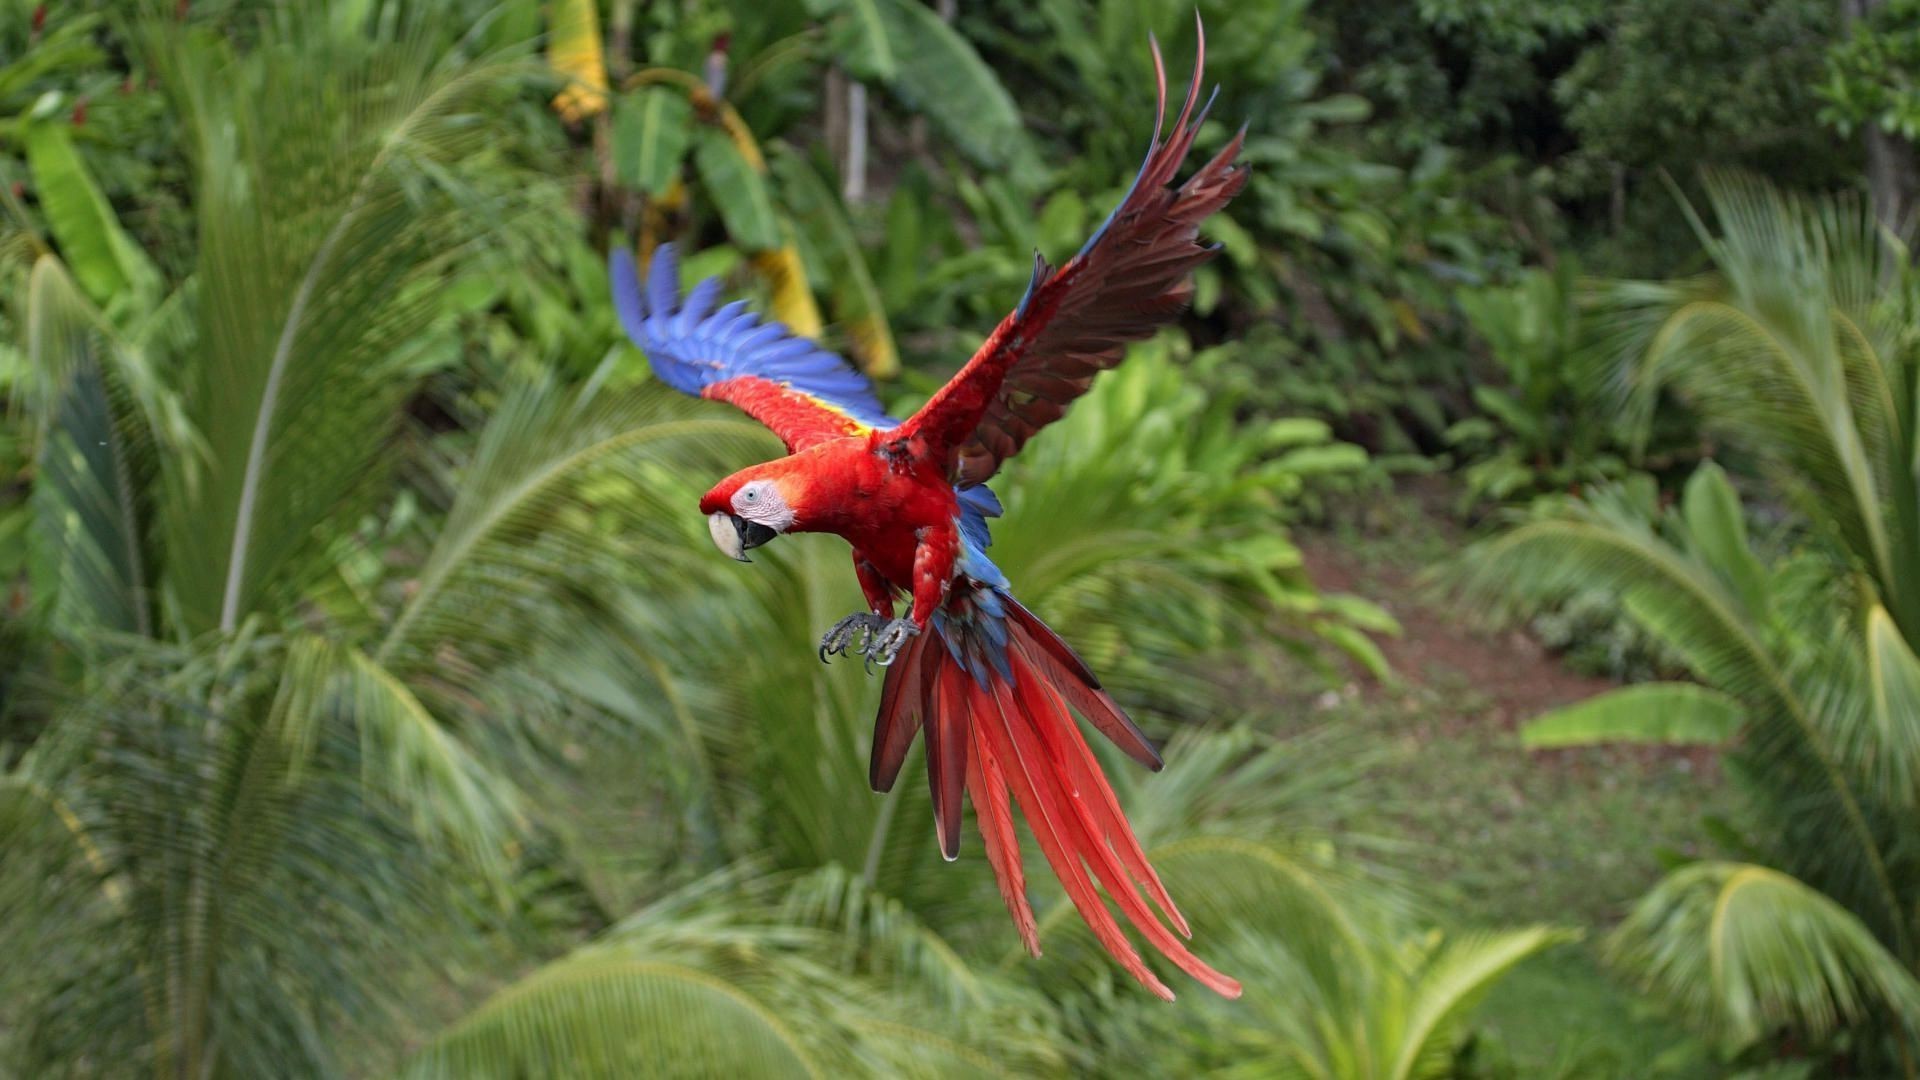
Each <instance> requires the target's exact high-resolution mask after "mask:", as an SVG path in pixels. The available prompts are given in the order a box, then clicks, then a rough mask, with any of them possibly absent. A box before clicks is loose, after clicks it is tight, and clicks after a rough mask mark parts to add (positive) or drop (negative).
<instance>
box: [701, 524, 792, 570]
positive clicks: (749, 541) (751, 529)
mask: <svg viewBox="0 0 1920 1080" xmlns="http://www.w3.org/2000/svg"><path fill="white" fill-rule="evenodd" d="M707 532H709V533H711V534H712V535H713V546H714V547H717V548H719V549H720V553H721V554H722V555H725V556H726V557H727V558H729V559H738V560H740V561H741V562H752V561H753V560H752V559H749V558H747V552H749V551H751V550H753V549H754V548H757V547H759V546H760V545H761V544H764V543H766V542H767V541H769V540H771V539H773V538H774V537H776V536H779V535H780V534H779V533H778V532H775V531H774V530H772V529H770V528H768V527H767V526H765V525H762V524H760V523H759V522H757V521H748V520H747V519H746V518H743V517H740V516H739V515H737V514H724V513H719V514H708V515H707Z"/></svg>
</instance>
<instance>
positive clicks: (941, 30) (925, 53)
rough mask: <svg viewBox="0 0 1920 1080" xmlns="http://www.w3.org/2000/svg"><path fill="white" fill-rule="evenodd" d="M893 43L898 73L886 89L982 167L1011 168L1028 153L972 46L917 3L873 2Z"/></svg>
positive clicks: (1007, 100) (1005, 96)
mask: <svg viewBox="0 0 1920 1080" xmlns="http://www.w3.org/2000/svg"><path fill="white" fill-rule="evenodd" d="M876 3H877V4H878V6H879V8H880V12H881V15H882V16H883V17H884V18H885V20H886V24H887V28H888V32H889V36H890V37H891V38H892V40H893V41H894V42H895V44H896V55H897V57H898V62H899V69H898V70H897V71H896V72H895V73H894V77H893V78H892V79H891V80H889V81H888V83H887V86H888V88H889V89H890V90H892V91H893V93H894V95H895V96H897V97H898V98H899V99H900V100H901V101H902V102H903V103H905V104H906V106H907V107H908V108H910V109H914V110H916V111H918V112H922V113H925V114H926V115H927V116H928V118H929V119H931V120H932V121H933V122H934V123H935V124H936V125H937V126H939V128H940V129H941V130H942V131H944V132H945V133H946V134H947V136H948V137H949V138H951V139H952V140H953V141H954V143H955V144H956V145H958V146H959V147H960V149H961V151H962V152H964V153H965V154H966V155H967V156H968V157H970V158H972V159H973V160H974V161H976V162H979V163H980V164H983V165H1007V164H1010V163H1015V162H1016V161H1017V160H1018V159H1019V158H1021V157H1022V156H1024V155H1025V154H1026V153H1028V152H1029V150H1028V147H1027V146H1026V128H1025V125H1024V124H1023V123H1022V121H1021V119H1020V110H1019V109H1018V108H1016V107H1015V105H1014V102H1013V96H1012V95H1011V94H1009V93H1007V88H1006V87H1005V86H1003V85H1001V83H1000V78H999V76H997V75H995V74H994V72H993V69H992V68H990V67H988V66H987V64H986V61H984V60H982V59H980V54H979V53H977V52H975V51H974V48H973V45H972V44H971V43H969V42H968V41H967V39H966V38H963V37H961V36H960V34H959V32H958V31H956V30H955V29H954V28H953V27H951V26H948V25H947V24H946V23H944V22H941V21H940V17H939V16H938V15H936V14H934V12H933V9H932V8H930V7H928V6H926V5H925V4H922V3H920V2H919V0H876Z"/></svg>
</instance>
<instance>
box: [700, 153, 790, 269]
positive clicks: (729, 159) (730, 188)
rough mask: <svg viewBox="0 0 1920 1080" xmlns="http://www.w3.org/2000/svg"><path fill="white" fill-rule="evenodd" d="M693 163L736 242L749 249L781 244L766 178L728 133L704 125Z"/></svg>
mask: <svg viewBox="0 0 1920 1080" xmlns="http://www.w3.org/2000/svg"><path fill="white" fill-rule="evenodd" d="M693 162H694V166H695V167H696V168H697V169H698V170H699V172H700V182H701V184H702V185H704V186H705V187H706V191H707V197H708V198H710V199H712V200H713V203H714V205H715V206H716V207H717V208H718V209H719V211H720V219H721V220H722V221H724V222H725V223H726V226H727V234H728V235H729V236H731V237H732V238H733V241H734V243H736V244H738V245H740V246H741V247H742V248H745V249H746V250H748V251H767V250H770V249H773V248H777V247H779V246H780V221H779V219H778V218H777V217H775V216H774V212H773V198H772V196H771V195H770V194H768V192H767V179H766V177H765V176H764V175H763V174H762V173H760V172H759V171H758V170H757V169H755V168H754V167H753V166H752V165H750V164H749V163H748V162H747V159H746V157H745V156H743V155H742V154H741V152H740V148H739V147H737V146H735V145H734V143H733V140H732V139H731V138H729V137H728V136H727V133H726V132H724V131H718V130H715V129H712V128H702V129H701V131H700V133H699V134H698V135H697V136H695V140H694V149H693Z"/></svg>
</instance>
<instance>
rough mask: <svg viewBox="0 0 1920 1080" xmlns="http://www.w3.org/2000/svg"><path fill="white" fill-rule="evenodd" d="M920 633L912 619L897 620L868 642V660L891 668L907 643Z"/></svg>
mask: <svg viewBox="0 0 1920 1080" xmlns="http://www.w3.org/2000/svg"><path fill="white" fill-rule="evenodd" d="M919 633H920V628H919V627H917V626H915V625H913V620H912V619H895V620H893V621H892V622H890V623H888V624H887V625H886V627H885V628H884V629H882V630H880V631H879V632H878V633H876V634H874V635H873V638H872V640H870V641H868V642H867V659H868V660H869V661H871V662H872V663H875V664H878V665H879V666H881V667H889V666H891V665H892V664H893V661H894V660H895V659H896V658H897V657H898V656H899V655H900V650H901V648H903V647H904V646H905V645H906V643H907V641H908V640H909V639H911V638H914V637H916V636H918V635H919Z"/></svg>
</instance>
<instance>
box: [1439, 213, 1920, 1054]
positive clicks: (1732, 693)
mask: <svg viewBox="0 0 1920 1080" xmlns="http://www.w3.org/2000/svg"><path fill="white" fill-rule="evenodd" d="M1708 192H1709V197H1710V199H1711V200H1712V203H1713V208H1714V211H1715V215H1714V217H1715V220H1716V222H1717V224H1718V231H1717V232H1708V231H1707V227H1706V225H1705V224H1704V223H1702V224H1700V225H1699V227H1700V229H1701V239H1702V242H1703V243H1704V244H1705V246H1706V248H1707V251H1708V254H1709V255H1710V257H1711V258H1712V260H1713V264H1714V272H1713V273H1711V274H1708V275H1703V276H1700V277H1697V278H1692V279H1687V280H1683V281H1678V282H1658V283H1652V282H1621V283H1616V284H1614V285H1613V286H1611V287H1610V288H1609V289H1608V290H1607V292H1606V294H1605V295H1606V299H1607V301H1608V303H1609V304H1610V306H1611V310H1612V312H1613V316H1612V319H1613V322H1612V333H1613V335H1614V338H1613V340H1614V341H1615V342H1616V343H1617V344H1618V345H1619V347H1620V352H1619V356H1620V357H1621V361H1620V362H1621V366H1622V369H1623V370H1624V371H1625V373H1626V374H1627V375H1628V377H1629V378H1630V379H1631V381H1632V384H1633V386H1634V389H1635V392H1636V393H1637V394H1639V395H1640V397H1641V400H1642V401H1645V400H1647V399H1648V398H1650V396H1651V395H1653V394H1655V393H1657V392H1658V391H1659V390H1660V389H1661V388H1662V387H1665V386H1671V387H1673V388H1674V389H1675V390H1676V391H1678V392H1679V393H1680V394H1682V395H1683V396H1684V397H1685V398H1686V399H1687V400H1689V401H1690V402H1691V403H1692V404H1693V406H1694V407H1695V408H1696V409H1697V410H1698V411H1699V413H1700V415H1701V416H1702V417H1703V419H1704V420H1705V421H1706V422H1707V423H1708V424H1709V425H1710V426H1711V427H1712V428H1713V429H1714V430H1715V431H1717V432H1718V433H1720V434H1721V435H1722V437H1724V438H1725V439H1726V440H1727V441H1728V442H1729V443H1731V444H1733V445H1736V446H1738V447H1739V448H1741V449H1742V450H1743V451H1745V452H1746V453H1748V454H1750V455H1753V456H1754V457H1755V459H1757V460H1759V461H1760V462H1762V463H1763V464H1764V465H1765V466H1766V467H1767V475H1768V477H1769V478H1770V479H1771V480H1772V481H1773V482H1774V484H1775V485H1776V487H1777V489H1778V490H1779V491H1780V493H1781V494H1782V495H1783V496H1784V497H1785V498H1786V499H1787V500H1788V502H1789V505H1790V506H1792V507H1793V508H1794V509H1795V510H1797V511H1798V513H1797V514H1796V515H1795V518H1794V520H1793V525H1792V527H1793V529H1794V533H1795V536H1796V538H1797V539H1798V541H1799V548H1798V550H1797V551H1796V553H1795V554H1794V555H1793V556H1792V557H1791V558H1787V559H1772V558H1769V557H1767V556H1766V555H1765V554H1763V553H1762V552H1761V551H1760V550H1756V545H1755V544H1754V541H1753V539H1752V538H1751V537H1749V536H1748V533H1747V528H1746V514H1745V513H1743V511H1742V509H1741V506H1740V501H1739V499H1738V497H1737V496H1736V494H1735V493H1734V491H1733V489H1732V487H1731V486H1730V485H1729V484H1728V483H1727V481H1726V479H1725V477H1724V475H1723V474H1721V473H1720V472H1719V470H1718V469H1716V468H1713V467H1711V466H1708V467H1703V469H1702V470H1701V471H1700V472H1698V473H1696V475H1695V477H1694V478H1693V480H1691V481H1690V482H1689V483H1688V486H1687V490H1686V492H1685V495H1684V497H1683V499H1682V500H1681V502H1680V504H1679V505H1678V506H1677V507H1675V508H1673V509H1672V510H1670V511H1668V512H1667V513H1665V514H1663V515H1662V516H1661V517H1660V518H1659V519H1658V520H1657V521H1654V522H1649V521H1648V520H1647V518H1646V517H1645V515H1644V514H1642V513H1639V512H1636V511H1635V510H1634V509H1633V507H1632V506H1631V500H1630V499H1629V498H1626V497H1624V496H1623V494H1622V493H1620V492H1617V491H1610V490H1601V491H1596V492H1595V493H1594V494H1593V496H1592V497H1591V498H1590V500H1589V501H1588V502H1587V503H1585V504H1577V503H1576V504H1569V505H1567V506H1565V507H1564V508H1563V509H1562V510H1561V511H1560V512H1558V513H1557V514H1554V515H1550V516H1548V517H1546V518H1543V519H1540V520H1536V521H1533V522H1530V523H1527V524H1524V525H1521V526H1520V527H1518V528H1517V529H1515V530H1513V531H1511V532H1508V533H1506V534H1505V535H1503V536H1500V537H1497V538H1495V539H1493V540H1490V541H1488V542H1486V543H1485V544H1484V545H1482V546H1481V547H1480V548H1479V549H1478V550H1477V551H1476V552H1475V553H1474V554H1473V555H1472V556H1471V557H1470V559H1469V560H1468V562H1467V564H1466V565H1465V566H1464V567H1463V568H1462V570H1461V574H1462V578H1461V580H1462V581H1463V582H1464V583H1465V585H1466V586H1467V587H1468V588H1469V589H1470V590H1471V591H1473V592H1475V593H1476V594H1478V595H1481V596H1483V597H1487V598H1490V599H1491V598H1504V600H1506V601H1508V602H1512V601H1515V600H1518V601H1519V602H1520V603H1522V604H1523V605H1525V604H1528V603H1538V602H1539V601H1540V600H1541V599H1542V598H1544V597H1550V596H1552V595H1555V594H1563V593H1564V592H1565V591H1567V590H1568V589H1570V588H1574V587H1594V586H1598V587H1603V588H1608V589H1611V590H1613V591H1615V592H1617V593H1619V594H1620V595H1621V596H1622V597H1623V600H1624V605H1625V608H1626V610H1627V612H1628V613H1629V614H1630V615H1631V616H1632V617H1633V618H1634V619H1635V620H1636V621H1637V622H1639V623H1640V624H1641V625H1642V626H1643V627H1644V628H1646V629H1647V630H1648V631H1650V632H1651V633H1653V634H1655V635H1656V636H1657V637H1659V638H1661V639H1662V640H1664V641H1665V642H1666V643H1667V644H1668V645H1670V646H1671V647H1672V648H1673V649H1674V650H1675V651H1676V652H1677V653H1678V654H1679V655H1680V656H1681V657H1682V658H1683V659H1684V661H1685V663H1686V666H1687V667H1688V668H1689V669H1690V670H1691V671H1692V673H1693V674H1694V675H1695V676H1696V677H1698V678H1699V679H1700V680H1701V681H1702V682H1703V683H1705V684H1706V685H1708V686H1710V687H1712V688H1714V689H1715V690H1717V691H1719V692H1720V693H1722V694H1724V695H1726V696H1727V697H1729V698H1732V699H1734V700H1736V701H1737V702H1738V703H1739V705H1740V708H1741V712H1742V714H1743V716H1744V722H1743V723H1742V725H1741V732H1742V733H1741V742H1740V747H1739V751H1738V754H1737V757H1736V759H1735V760H1736V761H1737V768H1738V775H1739V776H1740V778H1741V780H1742V782H1743V786H1744V787H1746V788H1747V789H1748V792H1749V795H1750V800H1749V809H1748V819H1747V821H1746V823H1745V824H1746V828H1745V830H1743V831H1744V832H1745V836H1744V838H1743V840H1742V842H1743V843H1744V844H1746V845H1748V846H1749V850H1750V852H1751V857H1752V858H1754V859H1756V860H1757V861H1760V862H1761V863H1762V864H1763V866H1764V868H1760V867H1756V868H1751V869H1748V870H1742V869H1738V868H1733V869H1726V868H1722V869H1715V868H1713V867H1710V866H1709V867H1701V868H1694V869H1683V870H1681V871H1676V872H1675V874H1674V875H1673V876H1672V877H1670V878H1669V880H1668V882H1667V883H1666V884H1665V885H1663V886H1661V887H1660V888H1659V889H1656V890H1655V892H1653V893H1652V894H1649V896H1648V897H1647V898H1646V899H1645V900H1643V901H1642V902H1641V904H1640V905H1639V907H1638V908H1637V909H1636V914H1635V915H1634V917H1633V918H1632V919H1631V920H1629V923H1628V924H1627V925H1626V926H1625V927H1623V930H1622V935H1623V937H1622V939H1621V940H1622V941H1623V942H1625V944H1623V945H1622V946H1621V952H1620V955H1621V956H1622V957H1623V962H1624V963H1626V964H1628V966H1630V967H1634V968H1638V969H1641V970H1643V971H1644V972H1645V973H1646V974H1647V977H1648V978H1649V979H1650V980H1651V982H1652V983H1653V985H1654V986H1655V987H1656V988H1657V989H1659V990H1661V991H1662V992H1663V993H1666V994H1668V995H1670V996H1671V997H1673V998H1675V999H1676V1000H1678V1001H1679V1002H1680V1003H1681V1004H1682V1005H1683V1006H1684V1007H1686V1008H1687V1009H1688V1010H1689V1011H1690V1012H1691V1013H1692V1014H1693V1015H1694V1016H1696V1017H1699V1018H1701V1019H1703V1020H1707V1021H1710V1022H1711V1025H1712V1026H1713V1028H1714V1029H1715V1031H1716V1032H1717V1033H1719V1034H1721V1035H1724V1036H1725V1037H1726V1038H1727V1039H1728V1040H1729V1041H1730V1042H1731V1043H1733V1044H1734V1045H1744V1044H1749V1043H1751V1042H1753V1041H1754V1040H1755V1039H1758V1038H1760V1037H1762V1036H1763V1035H1765V1034H1767V1033H1768V1032H1770V1031H1771V1030H1773V1029H1774V1028H1775V1027H1776V1026H1785V1027H1787V1028H1789V1029H1790V1030H1792V1031H1795V1032H1797V1033H1799V1034H1801V1035H1802V1036H1804V1037H1807V1038H1810V1039H1814V1040H1819V1039H1822V1038H1825V1037H1827V1036H1829V1035H1830V1034H1831V1033H1832V1032H1833V1031H1834V1030H1835V1025H1836V1018H1838V1017H1846V1018H1850V1019H1852V1020H1853V1024H1852V1031H1853V1035H1852V1036H1850V1038H1849V1041H1848V1044H1847V1047H1848V1052H1849V1053H1851V1054H1853V1055H1856V1056H1857V1057H1859V1058H1860V1059H1862V1060H1865V1061H1868V1062H1877V1061H1882V1060H1888V1059H1892V1058H1897V1057H1898V1055H1899V1054H1900V1053H1901V1050H1900V1047H1902V1046H1904V1045H1905V1044H1904V1042H1902V1040H1904V1039H1905V1038H1907V1037H1908V1032H1907V1031H1906V1030H1905V1019H1904V1018H1905V1017H1910V1016H1911V1014H1912V1009H1911V1006H1910V1005H1908V1004H1907V1001H1908V998H1909V995H1910V994H1911V983H1912V973H1913V971H1914V968H1915V964H1916V956H1917V955H1920V954H1916V952H1915V945H1914V942H1915V938H1916V933H1920V926H1916V925H1915V924H1914V921H1913V913H1912V909H1911V905H1910V904H1908V903H1907V902H1906V901H1905V900H1904V899H1903V898H1904V897H1909V896H1911V895H1912V894H1913V892H1914V891H1915V889H1916V888H1920V876H1916V875H1920V863H1916V862H1915V861H1914V858H1913V854H1912V852H1913V851H1914V850H1915V848H1914V844H1913V835H1912V834H1913V822H1914V820H1915V819H1914V817H1913V816H1912V809H1913V807H1914V805H1915V803H1914V796H1915V789H1914V787H1913V785H1912V782H1911V777H1912V770H1913V768H1914V763H1915V761H1916V757H1915V751H1916V748H1917V746H1920V744H1916V742H1915V740H1914V733H1913V731H1912V728H1913V723H1912V720H1913V717H1914V716H1915V715H1920V714H1914V713H1912V712H1908V711H1900V710H1899V709H1898V707H1897V706H1895V705H1894V704H1893V703H1894V702H1898V701H1905V700H1906V698H1907V696H1908V694H1909V693H1910V688H1911V686H1912V684H1913V679H1914V676H1915V669H1914V665H1913V664H1912V662H1911V660H1910V659H1909V658H1910V656H1911V652H1912V649H1911V644H1910V643H1911V641H1912V633H1913V632H1912V630H1911V626H1912V625H1914V623H1913V621H1912V620H1908V621H1906V622H1903V621H1902V618H1901V615H1900V613H1901V612H1902V611H1903V610H1907V609H1909V608H1910V607H1911V605H1912V603H1913V599H1914V598H1913V595H1912V591H1913V590H1912V586H1913V582H1912V581H1911V580H1910V578H1911V575H1909V574H1906V573H1904V572H1902V571H1901V570H1900V569H1899V568H1901V567H1906V566H1911V565H1912V564H1913V561H1914V560H1915V559H1916V558H1920V548H1916V546H1915V545H1916V544H1917V543H1920V530H1917V529H1916V527H1915V523H1916V522H1920V510H1917V509H1916V502H1915V500H1916V498H1920V495H1917V494H1916V488H1915V485H1914V484H1913V477H1912V471H1911V463H1912V461H1913V460H1914V447H1915V441H1914V440H1915V429H1914V422H1913V415H1912V411H1913V405H1912V403H1913V401H1914V393H1915V388H1916V375H1915V372H1914V368H1913V364H1912V357H1911V351H1910V349H1909V348H1908V347H1907V344H1908V343H1909V342H1910V341H1911V339H1912V332H1913V331H1912V327H1913V321H1912V320H1913V315H1912V309H1911V308H1910V306H1909V303H1908V301H1909V296H1908V293H1907V290H1906V287H1905V283H1904V281H1903V279H1902V277H1901V275H1902V273H1903V272H1904V271H1903V270H1902V269H1901V268H1899V267H1897V266H1895V265H1894V264H1892V263H1891V262H1889V259H1890V258H1891V257H1892V256H1891V254H1890V253H1889V252H1888V251H1887V250H1886V249H1885V248H1884V246H1883V243H1882V240H1881V237H1880V234H1879V232H1878V231H1877V229H1876V228H1875V226H1874V224H1873V222H1872V220H1871V216H1870V215H1869V214H1868V212H1867V211H1866V210H1865V209H1864V208H1863V207H1862V206H1861V205H1860V203H1859V202H1858V201H1857V200H1855V199H1852V198H1846V197H1840V198H1830V199H1821V200H1806V199H1800V198H1795V197H1792V196H1788V195H1784V194H1781V193H1780V192H1779V191H1777V189H1774V188H1771V187H1768V186H1766V185H1763V184H1761V183H1758V182H1755V181H1749V180H1743V179H1738V178H1728V177H1710V178H1709V181H1708ZM1645 692H1652V691H1645ZM1663 693H1670V691H1666V692H1663ZM1600 708H1602V707H1601V706H1591V707H1590V711H1592V710H1598V709H1600ZM1589 719H1592V717H1589ZM1648 722H1649V723H1651V722H1652V720H1651V718H1649V720H1648ZM1554 723H1556V724H1557V725H1559V726H1564V725H1566V724H1568V723H1571V721H1568V720H1566V718H1565V717H1564V716H1563V717H1562V718H1561V720H1560V721H1557V722H1554ZM1736 885H1738V886H1739V887H1740V888H1739V889H1738V890H1737V893H1736V890H1735V886H1736ZM1748 886H1752V888H1748ZM1714 889H1717V890H1719V893H1718V899H1717V900H1716V899H1714V894H1713V892H1712V891H1711V890H1714ZM1703 890H1705V891H1704V892H1703ZM1733 895H1738V896H1739V897H1740V900H1741V903H1740V904H1739V905H1737V906H1730V901H1729V899H1728V898H1729V897H1730V896H1733ZM1749 905H1751V906H1749ZM1730 911H1732V912H1733V914H1737V915H1738V916H1739V917H1740V920H1741V921H1740V922H1737V923H1736V922H1729V920H1731V919H1732V918H1733V914H1729V912H1730ZM1706 912H1711V913H1712V916H1711V918H1707V917H1705V915H1704V913H1706ZM1736 930H1737V931H1738V933H1739V935H1740V936H1739V937H1731V936H1729V935H1731V934H1732V933H1733V932H1734V931H1736ZM1733 950H1737V952H1734V951H1733ZM1730 956H1731V957H1733V959H1729V958H1728V957H1730ZM1734 963H1738V964H1741V965H1745V967H1743V968H1739V969H1734V968H1732V967H1730V966H1729V965H1732V964H1734Z"/></svg>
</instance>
